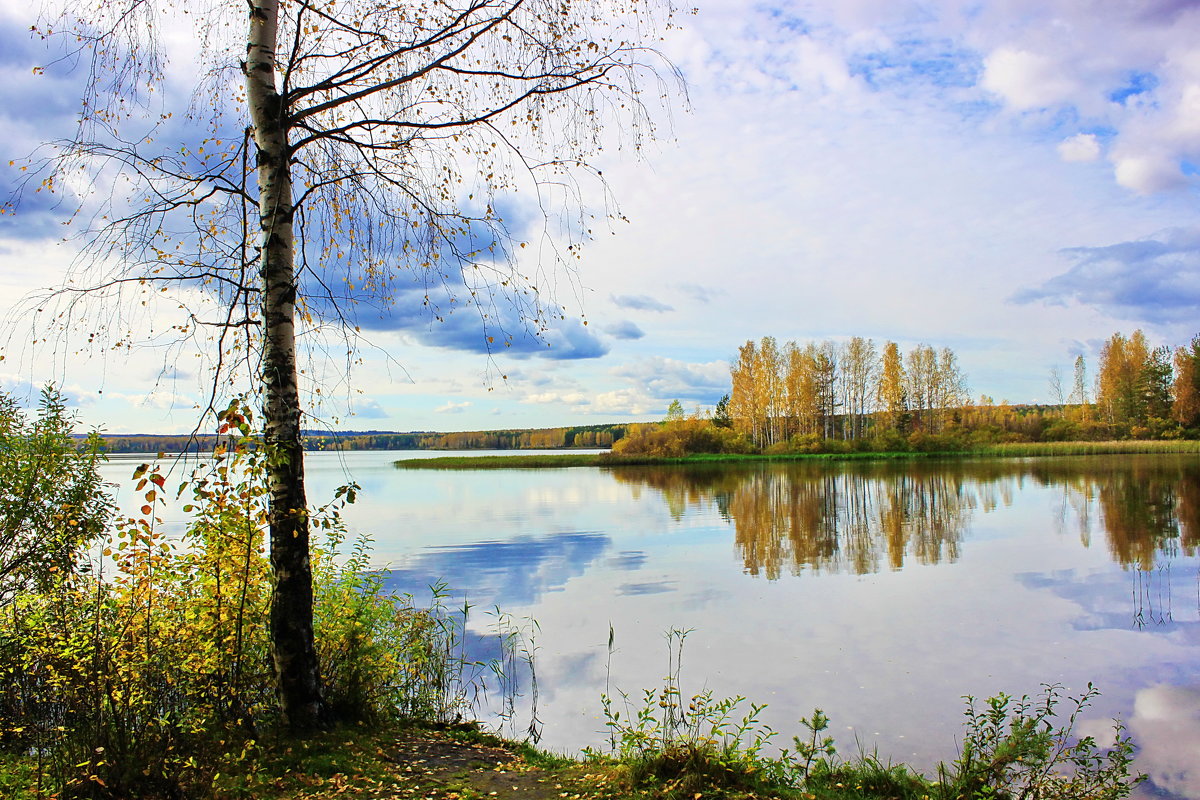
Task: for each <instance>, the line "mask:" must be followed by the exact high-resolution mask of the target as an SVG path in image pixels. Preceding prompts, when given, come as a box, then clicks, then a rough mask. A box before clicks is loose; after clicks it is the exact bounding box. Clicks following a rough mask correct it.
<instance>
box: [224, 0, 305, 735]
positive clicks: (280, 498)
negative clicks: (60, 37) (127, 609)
mask: <svg viewBox="0 0 1200 800" xmlns="http://www.w3.org/2000/svg"><path fill="white" fill-rule="evenodd" d="M278 30H279V4H278V0H252V2H251V5H250V20H249V34H248V39H247V48H246V61H245V65H244V67H243V71H244V73H245V77H246V99H247V101H248V103H249V106H250V117H251V121H252V123H253V125H252V127H253V133H254V142H255V146H256V149H257V156H256V168H257V173H258V188H259V198H258V203H259V224H260V232H259V233H260V237H261V238H260V244H259V250H260V253H259V258H260V262H259V263H260V278H261V286H262V324H263V360H262V367H261V381H262V384H261V385H262V389H263V410H264V414H263V419H264V430H263V445H264V447H265V448H266V450H267V472H268V481H269V484H270V510H269V520H270V542H271V568H272V572H273V575H274V581H273V584H272V591H271V615H270V625H271V653H272V658H273V660H274V665H275V673H276V678H277V681H278V691H279V700H280V706H281V710H282V712H283V717H284V722H285V724H286V725H287V726H288V727H289V728H291V729H292V730H294V731H304V730H311V729H313V728H316V727H318V726H319V725H320V724H321V718H322V707H321V673H320V667H319V664H318V661H317V653H316V646H315V642H314V631H313V587H312V565H311V563H310V560H309V541H308V540H309V526H308V515H307V510H306V509H307V507H308V504H307V499H306V497H305V492H304V450H303V446H302V443H301V440H300V391H299V385H298V378H297V368H296V321H295V317H296V294H297V287H296V273H295V268H294V256H295V254H294V246H295V245H294V242H295V239H294V235H293V230H292V223H293V218H294V212H295V209H294V205H293V198H292V180H291V170H290V160H291V153H290V151H289V147H288V120H287V118H286V114H285V108H286V106H285V99H284V98H283V97H282V96H281V95H280V93H279V91H278V89H277V87H276V69H275V48H276V36H277V33H278Z"/></svg>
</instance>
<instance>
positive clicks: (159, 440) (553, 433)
mask: <svg viewBox="0 0 1200 800" xmlns="http://www.w3.org/2000/svg"><path fill="white" fill-rule="evenodd" d="M629 427H630V425H629V424H628V423H619V424H609V425H576V426H573V427H565V428H527V429H505V430H495V431H459V432H453V433H437V432H433V431H411V432H408V433H398V432H394V431H334V432H332V433H331V432H317V431H305V434H304V445H305V447H306V448H307V449H309V450H552V449H557V448H567V447H611V446H612V443H613V442H615V441H618V440H619V439H621V438H623V437H624V436H625V434H626V432H627V431H628V429H629ZM103 438H104V442H105V445H106V448H107V450H108V452H110V453H183V452H188V453H207V452H211V451H212V449H213V446H214V445H215V444H216V443H217V441H218V439H217V437H216V436H214V435H212V434H206V435H201V436H194V437H193V436H187V435H161V434H152V433H135V434H110V435H107V436H104V437H103Z"/></svg>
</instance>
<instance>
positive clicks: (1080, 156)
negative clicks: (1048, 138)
mask: <svg viewBox="0 0 1200 800" xmlns="http://www.w3.org/2000/svg"><path fill="white" fill-rule="evenodd" d="M1058 155H1059V156H1060V157H1061V158H1062V160H1063V161H1095V160H1096V159H1098V158H1099V157H1100V140H1098V139H1097V138H1096V136H1095V134H1092V133H1078V134H1076V135H1074V136H1072V137H1070V138H1068V139H1063V140H1062V141H1061V142H1059V144H1058Z"/></svg>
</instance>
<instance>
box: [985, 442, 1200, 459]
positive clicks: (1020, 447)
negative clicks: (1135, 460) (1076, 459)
mask: <svg viewBox="0 0 1200 800" xmlns="http://www.w3.org/2000/svg"><path fill="white" fill-rule="evenodd" d="M971 453H972V454H973V455H985V456H1003V457H1031V456H1032V457H1037V456H1099V455H1137V454H1141V453H1162V454H1170V453H1180V454H1194V453H1200V441H1195V440H1186V439H1167V440H1152V439H1131V440H1123V441H1108V442H1013V443H1008V444H996V445H990V446H988V447H984V448H980V449H978V450H972V451H971Z"/></svg>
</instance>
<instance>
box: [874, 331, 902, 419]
mask: <svg viewBox="0 0 1200 800" xmlns="http://www.w3.org/2000/svg"><path fill="white" fill-rule="evenodd" d="M907 385H908V382H907V376H906V375H905V373H904V361H903V359H902V357H901V355H900V347H899V345H897V344H896V343H895V342H887V343H886V344H884V346H883V357H882V360H881V363H880V368H879V385H878V388H877V389H876V392H875V396H876V399H877V401H878V403H879V407H880V408H881V409H882V410H883V412H884V414H885V415H886V419H887V422H888V426H889V427H891V428H892V429H896V428H897V427H898V426H899V424H900V418H901V416H902V415H903V414H904V411H905V404H906V397H907V395H906V393H905V387H906V386H907Z"/></svg>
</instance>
